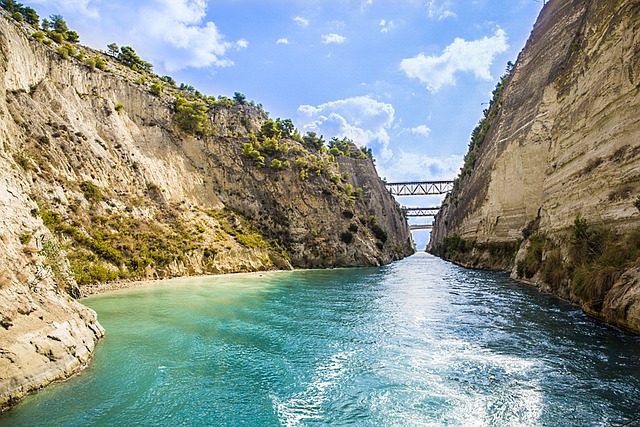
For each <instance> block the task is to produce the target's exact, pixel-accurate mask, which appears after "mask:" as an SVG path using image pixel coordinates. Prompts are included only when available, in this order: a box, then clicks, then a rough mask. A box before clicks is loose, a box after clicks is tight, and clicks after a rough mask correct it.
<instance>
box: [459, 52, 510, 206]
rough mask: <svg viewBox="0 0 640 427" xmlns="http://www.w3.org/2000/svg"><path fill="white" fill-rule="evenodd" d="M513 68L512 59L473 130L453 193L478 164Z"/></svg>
mask: <svg viewBox="0 0 640 427" xmlns="http://www.w3.org/2000/svg"><path fill="white" fill-rule="evenodd" d="M513 68H514V64H513V63H512V62H511V61H509V62H507V68H506V74H504V75H503V76H502V77H500V81H499V82H498V83H497V84H496V87H495V89H494V90H493V92H492V94H493V98H492V99H491V100H490V101H489V107H488V108H486V109H484V110H483V117H482V118H481V119H480V121H479V122H478V125H477V126H476V127H475V128H474V129H473V131H472V132H471V139H470V141H469V147H468V150H467V154H466V155H465V156H464V164H463V166H462V168H461V169H460V174H459V175H458V177H457V178H456V179H454V182H453V192H452V195H454V194H455V193H456V192H457V191H458V188H459V185H460V180H462V179H463V178H464V177H465V176H467V175H470V174H471V171H473V169H474V168H475V166H476V161H477V160H478V155H479V152H480V147H482V144H483V143H484V140H485V138H486V136H487V133H488V132H489V128H490V127H491V124H492V123H493V120H494V119H495V118H496V116H497V115H498V112H499V111H500V102H499V101H500V95H501V94H502V91H503V90H504V87H505V85H506V84H507V81H508V80H509V77H510V76H511V72H512V71H513Z"/></svg>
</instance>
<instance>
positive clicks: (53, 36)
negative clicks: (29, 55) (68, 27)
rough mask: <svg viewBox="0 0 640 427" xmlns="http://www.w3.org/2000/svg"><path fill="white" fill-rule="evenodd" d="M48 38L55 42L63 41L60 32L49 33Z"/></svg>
mask: <svg viewBox="0 0 640 427" xmlns="http://www.w3.org/2000/svg"><path fill="white" fill-rule="evenodd" d="M49 38H50V39H51V40H53V41H54V42H56V43H62V42H63V41H64V37H63V35H62V34H60V33H49Z"/></svg>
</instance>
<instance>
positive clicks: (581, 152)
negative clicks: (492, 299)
mask: <svg viewBox="0 0 640 427" xmlns="http://www.w3.org/2000/svg"><path fill="white" fill-rule="evenodd" d="M494 101H495V102H494V103H493V104H492V106H491V110H490V111H489V112H488V114H487V120H488V124H489V127H488V129H487V131H486V136H485V138H484V140H483V141H482V142H481V145H479V146H478V147H476V149H475V151H474V153H473V154H474V157H473V159H472V160H474V162H471V161H470V162H469V164H470V165H471V169H472V170H470V172H469V171H467V172H469V173H467V174H463V176H462V177H461V178H460V179H459V181H458V182H457V184H456V189H455V190H454V192H452V194H451V195H450V196H449V197H448V198H447V199H446V201H445V202H444V206H443V209H442V211H441V212H440V214H439V215H438V217H437V218H436V227H435V229H434V232H433V237H432V241H431V243H430V250H431V251H433V252H434V253H437V254H440V255H443V256H445V257H448V258H450V259H453V260H456V261H458V262H460V263H463V264H465V265H469V266H474V267H487V268H505V269H510V270H512V274H513V276H514V277H516V278H519V279H522V280H524V281H526V282H528V283H531V284H533V285H535V286H538V287H539V288H540V289H542V290H544V291H547V292H551V293H553V294H555V295H558V296H560V297H562V298H565V299H568V300H571V301H573V302H575V303H577V304H580V305H581V306H582V307H583V308H584V309H585V310H586V311H587V312H589V313H590V314H592V315H595V316H598V317H601V318H603V319H605V320H606V321H609V322H611V323H614V324H617V325H619V326H621V327H624V328H627V329H630V330H633V331H635V332H640V299H639V298H638V293H639V292H640V276H639V275H638V268H637V266H638V264H639V263H640V259H639V258H638V256H639V255H640V254H639V253H638V248H639V246H640V238H639V235H640V230H639V228H638V227H639V225H640V221H639V220H640V197H639V196H640V116H639V115H638V111H639V109H640V3H638V2H637V1H633V0H620V1H609V0H594V1H585V0H567V1H559V0H551V1H550V2H548V3H547V4H546V6H544V8H543V10H542V12H541V14H540V16H539V18H538V20H537V22H536V24H535V26H534V28H533V31H532V33H531V36H530V38H529V40H528V41H527V44H526V46H525V47H524V49H523V51H522V52H521V53H520V55H519V57H518V59H517V62H516V64H515V67H514V68H513V69H512V70H511V72H510V73H509V75H508V76H506V77H505V79H504V87H503V88H502V90H501V92H500V94H499V96H497V97H496V99H494Z"/></svg>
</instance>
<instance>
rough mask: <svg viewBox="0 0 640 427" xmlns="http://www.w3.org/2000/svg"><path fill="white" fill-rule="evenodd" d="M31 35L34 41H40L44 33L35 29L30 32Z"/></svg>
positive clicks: (42, 39)
mask: <svg viewBox="0 0 640 427" xmlns="http://www.w3.org/2000/svg"><path fill="white" fill-rule="evenodd" d="M31 37H33V39H34V40H35V41H37V42H40V43H42V42H43V41H44V33H43V32H42V31H36V32H35V33H33V34H31Z"/></svg>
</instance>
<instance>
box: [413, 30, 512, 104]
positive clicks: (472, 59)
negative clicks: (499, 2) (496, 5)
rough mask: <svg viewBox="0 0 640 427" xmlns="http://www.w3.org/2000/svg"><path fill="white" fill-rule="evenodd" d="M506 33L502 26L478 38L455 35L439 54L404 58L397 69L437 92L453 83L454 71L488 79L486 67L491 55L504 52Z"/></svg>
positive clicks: (488, 73)
mask: <svg viewBox="0 0 640 427" xmlns="http://www.w3.org/2000/svg"><path fill="white" fill-rule="evenodd" d="M508 47H509V45H508V44H507V34H506V33H505V31H504V30H503V29H501V28H498V29H497V30H496V33H495V35H493V36H492V37H484V38H482V39H481V40H474V41H470V42H468V41H465V40H463V39H461V38H456V39H455V40H454V41H453V43H451V44H450V45H449V46H447V47H446V48H445V49H444V51H443V52H442V55H440V56H425V55H424V54H423V53H420V54H418V55H417V56H415V57H413V58H408V59H403V60H402V62H401V63H400V69H401V70H402V71H404V72H405V74H406V75H407V76H408V77H410V78H416V79H418V80H420V81H421V82H422V83H424V84H425V85H426V86H427V89H428V90H429V91H431V92H437V91H438V90H440V89H441V88H442V87H443V86H452V85H455V83H456V80H455V74H456V73H458V72H470V73H473V74H474V75H475V77H476V78H479V79H485V80H491V78H492V77H491V72H490V70H489V68H490V66H491V63H492V62H493V59H494V57H495V56H496V55H497V54H498V53H502V52H505V51H506V50H507V48H508Z"/></svg>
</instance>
